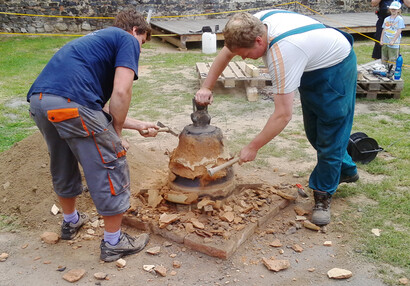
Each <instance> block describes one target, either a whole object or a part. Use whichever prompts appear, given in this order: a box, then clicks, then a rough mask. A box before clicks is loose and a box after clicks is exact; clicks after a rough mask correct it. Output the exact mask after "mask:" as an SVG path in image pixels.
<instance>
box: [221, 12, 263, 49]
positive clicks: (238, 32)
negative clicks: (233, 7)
mask: <svg viewBox="0 0 410 286" xmlns="http://www.w3.org/2000/svg"><path fill="white" fill-rule="evenodd" d="M263 33H264V25H263V23H262V21H261V20H259V19H258V18H256V17H255V16H253V15H251V14H249V13H246V12H241V13H238V14H235V15H233V16H232V17H231V18H230V19H229V21H228V23H226V25H225V28H224V30H223V34H224V38H225V46H226V47H227V48H228V49H229V50H231V51H232V50H235V49H237V48H251V47H253V46H254V44H255V40H256V37H258V36H262V35H263Z"/></svg>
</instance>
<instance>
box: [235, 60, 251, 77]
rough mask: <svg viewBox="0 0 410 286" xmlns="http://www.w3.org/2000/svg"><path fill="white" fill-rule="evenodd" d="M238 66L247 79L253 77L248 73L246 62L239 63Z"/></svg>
mask: <svg viewBox="0 0 410 286" xmlns="http://www.w3.org/2000/svg"><path fill="white" fill-rule="evenodd" d="M236 64H237V65H238V67H239V68H240V69H241V71H242V72H243V74H244V75H245V76H246V77H247V78H249V77H252V75H251V74H249V73H248V72H247V71H246V63H245V62H237V63H236Z"/></svg>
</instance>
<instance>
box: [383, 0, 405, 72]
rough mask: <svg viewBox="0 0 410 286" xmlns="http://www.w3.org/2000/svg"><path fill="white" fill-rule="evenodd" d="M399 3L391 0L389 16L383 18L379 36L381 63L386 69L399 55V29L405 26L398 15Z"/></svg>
mask: <svg viewBox="0 0 410 286" xmlns="http://www.w3.org/2000/svg"><path fill="white" fill-rule="evenodd" d="M400 8H401V4H400V2H398V1H393V2H392V3H391V4H390V6H389V10H390V14H391V15H390V16H389V17H387V18H386V19H384V23H383V31H382V35H381V37H380V45H381V46H382V58H381V60H382V64H384V65H385V66H386V69H387V70H390V69H389V68H391V67H392V63H395V62H396V59H397V57H398V56H399V47H400V46H399V44H400V39H401V31H402V29H403V28H404V27H405V26H404V20H403V18H402V17H401V16H400V14H401V10H400Z"/></svg>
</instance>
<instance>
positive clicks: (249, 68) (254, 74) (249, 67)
mask: <svg viewBox="0 0 410 286" xmlns="http://www.w3.org/2000/svg"><path fill="white" fill-rule="evenodd" d="M245 70H246V72H247V73H248V74H250V75H251V76H252V77H258V76H259V75H260V73H259V69H258V68H257V67H255V66H254V65H252V64H246V67H245Z"/></svg>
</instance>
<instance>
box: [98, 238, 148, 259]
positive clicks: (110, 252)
mask: <svg viewBox="0 0 410 286" xmlns="http://www.w3.org/2000/svg"><path fill="white" fill-rule="evenodd" d="M148 240H149V235H148V234H147V233H143V234H141V235H139V236H137V237H132V236H130V235H128V234H126V233H125V232H121V236H120V241H119V242H118V243H117V244H116V245H111V244H109V243H108V242H105V241H104V240H102V241H101V245H100V249H101V255H100V258H101V260H104V261H106V262H111V261H115V260H118V259H120V258H121V257H123V256H125V255H130V254H134V253H137V252H140V251H141V250H143V249H144V247H145V246H146V245H147V243H148Z"/></svg>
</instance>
